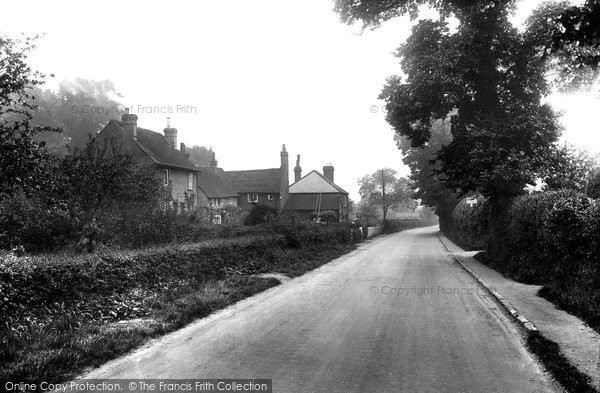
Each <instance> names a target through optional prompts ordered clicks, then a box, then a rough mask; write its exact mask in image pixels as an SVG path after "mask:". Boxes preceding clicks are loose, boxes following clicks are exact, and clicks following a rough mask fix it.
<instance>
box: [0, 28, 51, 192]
mask: <svg viewBox="0 0 600 393" xmlns="http://www.w3.org/2000/svg"><path fill="white" fill-rule="evenodd" d="M32 48H33V40H32V39H25V40H24V41H20V40H14V39H11V38H8V37H3V36H0V199H2V198H4V197H6V196H8V195H11V194H13V193H14V192H16V191H18V190H21V191H23V192H26V193H34V192H36V190H39V189H40V188H41V187H42V185H43V183H45V182H46V181H47V178H48V177H47V172H48V169H49V167H50V166H51V165H52V163H51V160H50V157H49V154H48V152H47V151H46V149H45V148H44V143H43V142H39V141H36V140H35V136H36V135H38V134H39V133H41V132H54V131H57V130H56V129H53V128H51V127H46V126H39V125H38V126H36V125H33V124H32V121H31V120H32V117H33V115H32V112H33V111H34V110H35V109H36V105H35V103H34V102H33V98H32V96H31V94H30V91H31V89H32V88H33V87H36V86H39V85H41V84H42V83H43V82H44V77H45V76H44V75H43V74H41V73H39V72H36V71H33V70H32V69H31V68H30V66H29V65H28V64H27V56H28V54H29V52H30V51H31V50H32Z"/></svg>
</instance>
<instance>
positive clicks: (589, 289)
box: [486, 190, 600, 326]
mask: <svg viewBox="0 0 600 393" xmlns="http://www.w3.org/2000/svg"><path fill="white" fill-rule="evenodd" d="M507 223H508V228H507V229H508V230H507V233H508V234H509V235H508V238H507V239H505V241H503V242H500V241H496V239H491V240H492V241H493V242H496V244H497V245H499V247H500V248H499V250H498V252H494V253H488V255H487V256H486V263H488V264H490V265H491V266H493V267H494V268H496V269H498V270H499V271H501V272H502V273H505V274H508V275H510V276H511V277H514V278H516V279H518V280H520V281H524V282H527V283H533V284H541V285H544V288H543V290H542V292H541V294H543V295H544V296H545V297H547V298H548V299H550V300H552V301H554V302H556V303H557V304H558V305H560V306H561V307H563V308H565V309H566V310H568V311H571V312H574V313H575V314H577V315H580V316H581V317H583V318H584V319H586V320H587V321H588V323H590V325H593V326H600V238H599V236H598V234H599V233H600V203H599V202H597V201H595V200H593V199H590V198H588V197H587V196H585V195H583V194H581V193H578V192H575V191H571V190H561V191H552V192H544V193H535V194H531V195H524V196H521V197H518V198H516V199H515V200H514V201H513V203H512V204H511V206H510V208H509V211H508V213H507Z"/></svg>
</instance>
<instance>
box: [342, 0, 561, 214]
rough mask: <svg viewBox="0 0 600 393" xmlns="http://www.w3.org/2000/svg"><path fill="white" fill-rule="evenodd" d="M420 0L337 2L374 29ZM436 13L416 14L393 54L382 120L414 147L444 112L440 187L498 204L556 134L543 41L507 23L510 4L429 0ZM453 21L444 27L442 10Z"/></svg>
mask: <svg viewBox="0 0 600 393" xmlns="http://www.w3.org/2000/svg"><path fill="white" fill-rule="evenodd" d="M422 3H425V1H416V0H414V1H412V0H392V1H387V0H386V1H384V0H371V1H351V0H339V1H338V2H337V3H336V4H337V6H338V9H339V10H341V15H342V20H345V21H347V22H348V21H356V20H362V21H363V23H364V24H365V25H366V26H376V25H377V24H379V23H380V22H381V21H383V20H387V19H389V18H390V17H393V16H396V15H398V14H401V13H406V12H409V11H411V10H412V11H414V10H415V7H417V6H418V5H420V4H422ZM427 3H429V4H432V3H433V5H434V6H435V7H436V8H437V9H438V10H439V12H440V17H439V19H438V20H435V21H434V20H421V21H419V22H418V23H417V24H416V25H415V26H414V28H413V31H412V35H411V36H410V37H409V38H408V39H407V41H406V43H405V44H403V45H401V47H400V48H399V50H398V53H397V56H398V57H399V59H400V63H401V67H402V70H403V72H404V74H405V75H406V77H404V78H402V77H392V78H390V79H389V80H388V82H387V84H386V86H385V87H384V89H383V92H382V94H381V98H382V99H384V100H386V101H387V109H388V113H387V118H386V119H387V121H388V122H389V123H390V124H391V125H392V126H393V127H394V129H395V130H396V132H397V133H399V134H400V135H402V136H405V137H407V138H408V139H409V140H410V141H411V145H412V146H413V147H422V146H424V145H425V143H426V142H427V141H428V140H429V139H430V137H431V126H432V123H433V122H434V121H436V120H439V119H446V118H447V117H448V116H450V118H451V124H452V128H451V132H452V141H451V142H450V143H449V144H448V145H446V146H444V147H442V148H441V150H440V151H439V153H438V154H437V155H436V160H437V161H438V162H439V164H440V168H439V169H437V170H436V172H437V173H439V174H441V175H443V177H440V179H441V180H442V182H443V183H444V185H445V186H446V187H447V188H448V189H450V190H455V191H456V192H457V193H458V194H460V195H465V194H468V193H473V192H476V193H481V194H483V195H484V196H486V197H488V198H489V199H490V200H492V202H493V205H495V206H498V207H499V209H498V210H503V209H504V208H505V207H506V205H507V200H510V198H511V197H512V196H515V195H519V194H521V193H522V192H523V188H524V186H525V185H526V184H534V182H535V179H536V178H538V177H540V176H541V175H542V174H543V172H544V171H545V170H546V169H547V162H548V161H549V157H550V156H551V155H552V154H553V148H554V143H555V141H556V140H557V138H558V137H559V135H560V128H559V126H558V124H557V117H556V115H555V114H554V112H553V111H552V109H551V108H550V106H549V105H547V104H544V103H543V102H542V99H543V97H544V96H545V95H546V94H548V93H549V92H550V85H549V83H548V82H547V81H546V79H545V77H544V73H545V71H546V66H547V63H546V59H544V58H543V56H541V52H540V51H541V48H542V47H543V44H544V41H540V40H541V38H540V37H539V35H536V34H530V31H529V30H526V31H525V32H520V31H519V30H517V29H516V28H514V27H513V26H512V25H511V23H510V21H509V19H508V18H509V16H510V14H511V12H512V11H513V9H514V7H513V6H514V3H515V2H514V1H499V0H479V1H477V2H473V1H464V0H453V1H450V0H447V1H442V0H440V1H436V2H427ZM450 14H451V15H452V16H454V17H455V18H456V20H457V22H458V27H457V28H456V30H455V31H451V30H450V28H449V26H448V22H447V20H446V16H448V15H450Z"/></svg>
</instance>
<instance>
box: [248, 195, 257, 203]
mask: <svg viewBox="0 0 600 393" xmlns="http://www.w3.org/2000/svg"><path fill="white" fill-rule="evenodd" d="M248 202H250V203H255V202H258V194H256V193H251V194H248Z"/></svg>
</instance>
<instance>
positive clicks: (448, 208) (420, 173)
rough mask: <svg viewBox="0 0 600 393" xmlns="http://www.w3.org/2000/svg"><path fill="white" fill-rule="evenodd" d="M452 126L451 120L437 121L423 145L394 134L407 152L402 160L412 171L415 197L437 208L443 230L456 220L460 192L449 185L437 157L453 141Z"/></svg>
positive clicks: (399, 144) (411, 176)
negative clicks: (445, 182)
mask: <svg viewBox="0 0 600 393" xmlns="http://www.w3.org/2000/svg"><path fill="white" fill-rule="evenodd" d="M450 125H451V124H450V119H445V120H436V121H435V122H433V124H432V126H431V130H430V132H431V137H430V138H429V141H428V142H427V143H425V144H424V145H423V146H422V147H413V146H412V144H411V141H410V139H408V138H407V137H405V136H402V135H400V134H396V135H394V139H395V140H396V144H397V146H398V148H399V149H400V151H402V154H403V158H402V161H403V162H404V164H406V165H407V166H408V167H409V168H410V171H411V175H410V180H411V181H412V182H413V186H414V189H415V192H414V194H413V197H414V198H415V199H419V200H420V201H421V203H422V204H423V205H425V206H430V207H433V208H434V210H435V213H436V214H437V216H438V217H439V219H440V220H439V223H440V229H442V230H446V229H448V227H449V225H450V222H451V220H452V210H453V209H454V207H455V206H456V204H457V203H458V198H457V194H456V193H455V192H453V191H452V190H449V189H448V188H447V187H445V185H444V183H443V174H442V173H441V172H440V163H439V161H437V160H436V159H435V158H436V156H437V154H438V152H439V151H440V150H441V149H442V147H443V146H446V145H448V144H449V143H450V142H451V141H452V133H451V130H450Z"/></svg>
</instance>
